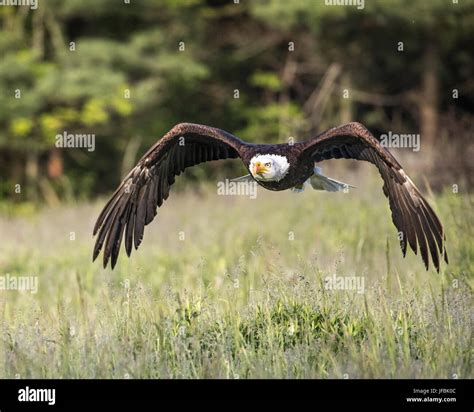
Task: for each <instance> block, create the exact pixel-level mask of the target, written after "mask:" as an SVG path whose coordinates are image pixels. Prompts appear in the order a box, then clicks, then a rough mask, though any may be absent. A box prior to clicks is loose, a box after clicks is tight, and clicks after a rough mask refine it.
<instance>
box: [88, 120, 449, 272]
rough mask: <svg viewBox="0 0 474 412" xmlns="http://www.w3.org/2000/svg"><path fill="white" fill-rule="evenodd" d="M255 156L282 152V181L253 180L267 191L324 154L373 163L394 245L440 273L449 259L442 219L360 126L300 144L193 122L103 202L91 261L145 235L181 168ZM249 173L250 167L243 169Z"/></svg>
mask: <svg viewBox="0 0 474 412" xmlns="http://www.w3.org/2000/svg"><path fill="white" fill-rule="evenodd" d="M258 154H269V155H280V156H284V157H286V159H287V160H288V163H289V168H288V171H287V172H286V174H285V175H284V177H283V178H281V179H280V180H273V181H262V180H257V182H258V183H259V184H260V185H261V186H263V187H264V188H266V189H269V190H285V189H290V188H292V187H299V186H300V185H302V184H303V183H304V182H305V181H306V180H307V179H308V178H309V177H310V176H311V175H312V174H313V169H314V163H315V162H319V161H322V160H325V159H334V158H335V159H338V158H346V159H356V160H364V161H368V162H370V163H372V164H374V165H375V166H376V167H377V168H378V170H379V172H380V175H381V176H382V179H383V181H384V185H383V192H384V194H385V196H387V197H388V199H389V203H390V209H391V211H392V220H393V222H394V224H395V226H396V227H397V229H398V231H399V233H400V234H401V240H400V244H401V248H402V252H403V255H404V256H405V254H406V249H407V243H408V244H409V245H410V247H411V249H412V250H413V251H414V252H415V253H417V250H418V247H419V249H420V254H421V257H422V259H423V262H424V264H425V267H426V269H428V267H429V260H430V259H429V256H431V260H432V262H433V264H434V266H435V268H436V270H437V271H439V267H440V256H442V257H444V260H445V261H446V262H448V258H447V254H446V250H445V246H444V244H445V234H444V230H443V227H442V225H441V222H440V221H439V219H438V217H437V216H436V214H435V213H434V211H433V209H431V207H430V205H429V204H428V202H427V201H426V200H425V199H424V197H423V195H422V194H421V193H420V191H419V190H418V189H417V188H416V186H415V185H414V183H413V182H412V181H411V179H410V178H409V177H408V176H407V175H406V174H405V172H404V171H403V169H402V167H401V166H400V164H399V163H398V162H397V160H396V159H395V158H394V157H393V156H392V155H391V154H390V152H388V151H387V150H386V149H385V148H384V147H382V145H381V144H380V142H379V141H378V140H377V139H376V138H375V137H374V136H372V134H371V133H370V132H369V131H368V130H367V129H366V128H365V127H364V126H363V125H361V124H360V123H348V124H346V125H343V126H340V127H335V128H333V129H330V130H327V131H325V132H323V133H321V134H319V135H317V136H316V137H314V138H312V139H309V140H307V141H303V142H299V143H294V144H273V145H272V144H250V143H246V142H243V141H242V140H240V139H238V138H237V137H235V136H233V135H232V134H230V133H227V132H225V131H224V130H220V129H216V128H213V127H209V126H203V125H198V124H192V123H181V124H178V125H176V126H175V127H173V129H171V130H170V131H169V132H168V133H167V134H166V135H165V136H164V137H163V138H162V139H160V140H159V141H158V142H157V143H155V145H153V146H152V147H151V148H150V149H149V150H148V152H147V153H146V154H145V155H144V156H143V157H142V158H141V159H140V161H139V162H138V163H137V165H136V166H135V167H134V168H133V169H132V170H131V171H130V173H129V174H128V175H127V176H126V177H125V179H124V180H123V182H122V183H121V184H120V186H119V187H118V188H117V190H116V191H115V192H114V194H113V195H112V197H111V199H110V200H109V201H108V202H107V204H106V205H105V207H104V209H103V210H102V212H101V213H100V215H99V217H98V219H97V222H96V224H95V226H94V235H97V240H96V244H95V247H94V253H93V259H94V260H95V259H96V258H97V256H98V255H99V253H100V251H101V249H102V247H104V254H103V256H104V259H103V264H104V267H106V266H107V264H108V262H109V260H110V262H111V266H112V268H114V266H115V264H116V262H117V257H118V254H119V249H120V244H121V242H122V238H123V237H124V236H125V242H124V243H125V250H126V252H127V255H129V256H130V253H131V251H132V243H133V244H134V245H135V249H137V248H138V246H139V245H140V243H141V241H142V239H143V233H144V227H145V225H147V224H149V223H150V222H151V221H152V220H153V218H154V217H155V215H156V209H157V207H160V206H161V205H162V203H163V201H164V200H166V199H167V198H168V195H169V190H170V186H171V185H172V184H173V183H174V181H175V177H176V176H178V175H179V174H181V173H182V172H183V171H184V170H185V169H186V168H187V167H191V166H194V165H197V164H199V163H204V162H207V161H212V160H219V159H229V158H237V157H240V158H241V160H242V161H243V163H244V164H245V166H246V167H247V169H248V170H249V171H250V161H251V159H252V158H253V157H254V156H256V155H258ZM250 172H251V171H250Z"/></svg>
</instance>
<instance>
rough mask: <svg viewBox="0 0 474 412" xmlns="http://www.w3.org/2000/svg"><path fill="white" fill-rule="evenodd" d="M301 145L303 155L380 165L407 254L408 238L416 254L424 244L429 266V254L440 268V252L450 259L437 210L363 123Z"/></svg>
mask: <svg viewBox="0 0 474 412" xmlns="http://www.w3.org/2000/svg"><path fill="white" fill-rule="evenodd" d="M300 145H301V147H302V153H301V154H302V156H310V157H311V158H312V159H313V160H314V161H315V162H319V161H321V160H325V159H339V158H345V159H356V160H365V161H367V162H370V163H373V164H374V165H375V166H377V168H378V170H379V172H380V175H381V176H382V179H383V181H384V185H383V192H384V194H385V196H387V197H388V200H389V203H390V209H391V211H392V220H393V223H394V224H395V226H396V227H397V229H398V230H399V232H400V233H401V234H402V236H401V239H400V245H401V247H402V252H403V256H405V254H406V249H407V241H408V243H409V244H410V247H411V248H412V249H413V251H414V252H415V254H416V253H417V246H418V247H419V248H420V253H421V257H422V259H423V262H424V263H425V266H426V269H428V267H429V254H431V259H432V261H433V264H434V266H435V268H436V270H437V271H438V272H439V266H440V255H441V256H444V260H445V261H446V263H447V262H448V256H447V253H446V249H445V245H444V244H445V240H446V238H445V233H444V230H443V226H442V225H441V222H440V221H439V219H438V217H437V216H436V214H435V212H434V211H433V209H432V208H431V207H430V205H429V204H428V202H427V201H426V199H425V198H424V197H423V195H422V194H421V193H420V191H419V190H418V188H417V187H416V186H415V184H414V183H413V182H412V181H411V179H410V178H409V177H408V176H407V175H406V174H405V172H404V170H403V169H402V167H401V166H400V164H399V163H398V162H397V160H396V159H395V158H394V157H393V156H392V155H391V154H390V152H389V151H388V150H386V149H385V148H384V147H383V146H382V145H381V144H380V142H379V141H378V140H377V139H376V138H375V137H374V136H373V135H372V134H371V133H370V132H369V131H368V130H367V129H366V128H365V127H364V126H363V125H362V124H360V123H348V124H346V125H343V126H339V127H335V128H333V129H329V130H327V131H325V132H323V133H321V134H319V135H318V136H316V137H314V138H312V139H309V140H307V141H305V142H301V143H300ZM428 250H429V253H428Z"/></svg>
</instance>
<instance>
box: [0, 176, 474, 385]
mask: <svg viewBox="0 0 474 412" xmlns="http://www.w3.org/2000/svg"><path fill="white" fill-rule="evenodd" d="M349 180H350V179H349ZM430 201H431V203H432V204H433V205H434V207H435V209H436V210H437V211H438V212H439V215H440V217H441V219H442V221H443V222H444V225H445V227H446V231H447V238H448V251H449V254H450V265H449V266H444V267H443V269H442V271H441V273H440V274H437V273H436V272H435V271H433V270H431V269H430V271H428V272H426V271H425V270H424V267H423V264H422V262H421V259H420V257H419V256H414V255H413V253H411V252H409V253H408V254H407V258H406V259H403V258H402V256H401V251H400V250H399V246H398V241H397V238H396V230H395V228H394V227H393V225H392V223H391V220H390V213H389V210H388V205H387V202H386V199H385V198H384V197H383V194H382V193H381V188H380V181H379V180H378V179H377V180H375V179H373V181H372V180H371V179H368V180H367V179H365V181H363V184H362V185H359V189H356V190H354V191H352V192H351V193H348V194H342V193H340V194H330V193H322V192H315V191H306V192H305V193H302V194H293V193H289V192H288V193H286V192H281V193H271V192H267V191H264V190H259V193H258V197H257V199H256V200H250V199H248V198H244V197H236V196H228V197H222V196H217V195H216V190H215V186H213V187H204V188H201V190H199V192H191V191H189V190H188V191H185V192H182V193H172V195H171V197H170V199H169V200H168V201H167V202H166V203H165V205H164V207H162V209H161V210H160V211H159V214H158V216H157V218H156V219H155V221H154V222H153V223H152V224H151V225H150V226H148V227H147V228H146V230H145V239H144V243H143V244H142V246H141V247H140V249H139V250H138V252H134V253H133V254H132V258H131V259H127V258H126V256H125V253H124V252H123V250H122V253H121V257H120V258H119V261H118V264H117V267H116V269H115V270H114V271H111V270H110V269H106V270H104V269H102V267H101V264H100V262H95V263H92V262H91V251H92V245H93V239H92V237H91V228H92V225H93V223H94V219H95V218H96V216H97V214H98V212H99V210H100V208H101V206H102V205H103V201H101V202H98V203H95V204H91V205H88V204H80V205H69V206H62V207H60V208H58V209H54V210H53V209H44V210H40V211H38V212H31V210H30V209H28V208H26V209H25V210H27V212H25V213H17V212H14V211H12V210H13V209H12V208H11V207H5V206H4V207H3V208H2V215H1V216H2V217H0V233H1V244H2V248H1V251H0V275H2V276H4V275H5V274H7V273H9V274H10V275H16V276H28V275H33V276H38V278H39V290H38V293H37V294H31V293H29V292H27V291H26V292H25V291H23V292H19V291H0V322H1V325H2V326H1V328H0V333H1V341H0V345H1V347H0V377H1V378H9V377H15V376H16V377H22V378H27V377H31V378H41V377H45V378H123V377H130V378H168V377H171V378H242V379H243V378H265V377H276V378H313V377H316V378H347V377H349V378H409V377H416V378H455V377H459V378H467V377H472V367H471V361H472V359H471V350H472V345H471V339H472V320H471V318H472V273H473V271H474V263H473V261H474V260H473V257H474V245H473V242H472V239H473V226H472V223H473V214H472V206H473V198H472V196H468V195H463V194H453V193H451V192H449V191H446V192H445V193H444V194H442V195H439V196H437V197H436V199H433V198H430ZM71 232H74V234H75V240H70V233H71ZM180 232H181V233H180ZM183 234H184V240H180V236H181V237H182V235H183ZM290 238H291V239H293V238H294V240H290ZM334 273H336V274H338V275H340V276H351V275H356V276H363V277H364V280H365V292H364V293H362V294H359V293H356V292H355V291H351V290H342V291H333V290H326V289H325V288H324V279H325V277H326V276H330V275H332V274H334Z"/></svg>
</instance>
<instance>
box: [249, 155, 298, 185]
mask: <svg viewBox="0 0 474 412" xmlns="http://www.w3.org/2000/svg"><path fill="white" fill-rule="evenodd" d="M289 168H290V164H289V163H288V159H287V158H286V157H285V156H280V155H275V154H264V155H261V154H258V155H256V156H254V157H252V160H250V166H249V169H250V173H252V176H253V177H254V179H255V180H262V181H279V180H281V179H283V178H284V177H285V175H286V174H287V173H288V169H289Z"/></svg>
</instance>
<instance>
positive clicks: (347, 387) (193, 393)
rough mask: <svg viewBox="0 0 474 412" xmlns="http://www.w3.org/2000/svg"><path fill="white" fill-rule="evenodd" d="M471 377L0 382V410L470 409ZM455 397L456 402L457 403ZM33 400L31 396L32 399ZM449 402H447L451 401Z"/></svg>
mask: <svg viewBox="0 0 474 412" xmlns="http://www.w3.org/2000/svg"><path fill="white" fill-rule="evenodd" d="M471 382H472V381H470V380H444V379H429V380H406V379H400V380H397V379H394V380H382V379H380V380H365V379H361V380H343V379H341V380H333V379H328V380H243V379H240V380H145V379H144V380H138V379H119V380H71V379H64V380H63V379H52V380H36V379H12V380H0V410H1V411H2V412H4V411H8V410H18V409H36V408H37V407H42V409H43V408H44V409H45V410H51V409H55V408H63V407H71V406H74V407H86V406H89V407H90V406H93V405H97V404H99V405H100V404H103V405H105V404H107V405H109V406H110V405H125V404H132V403H133V404H134V405H138V404H141V403H146V404H149V403H150V401H151V402H155V403H156V402H159V401H162V400H170V401H174V402H182V401H191V400H223V399H234V400H261V401H276V400H292V401H303V400H312V401H316V402H319V403H320V404H321V403H323V404H334V405H337V404H352V405H354V404H358V405H359V404H365V403H367V402H371V403H374V402H375V403H378V404H379V405H390V406H394V407H399V408H401V407H403V408H404V409H403V410H406V409H413V410H422V409H429V410H462V409H458V408H461V407H462V406H466V405H470V409H467V410H472V406H473V405H474V402H473V399H474V397H473V391H472V389H473V385H472V383H471ZM31 389H55V403H54V405H48V404H47V402H46V401H43V402H39V401H36V402H33V401H21V402H20V401H19V394H20V392H19V391H20V390H23V392H22V394H23V396H24V395H25V394H26V390H28V394H30V393H31ZM425 397H429V398H431V399H433V398H442V399H443V401H442V402H440V403H438V402H439V401H436V402H434V401H433V400H431V401H423V400H422V401H417V402H414V401H412V402H407V398H425ZM453 398H454V399H455V401H453ZM30 399H31V398H30ZM448 401H449V402H448Z"/></svg>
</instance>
